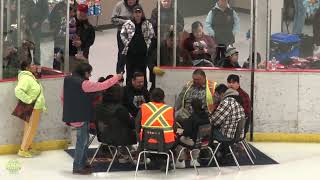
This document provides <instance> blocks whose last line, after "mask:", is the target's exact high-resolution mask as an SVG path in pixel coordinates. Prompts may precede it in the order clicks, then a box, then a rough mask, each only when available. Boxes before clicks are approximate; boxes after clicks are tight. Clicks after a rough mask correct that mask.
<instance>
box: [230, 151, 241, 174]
mask: <svg viewBox="0 0 320 180" xmlns="http://www.w3.org/2000/svg"><path fill="white" fill-rule="evenodd" d="M229 150H230V152H231V154H232V157H233V159H234V162H235V163H236V164H237V166H238V169H239V170H240V166H239V163H238V160H237V158H236V156H235V155H234V153H233V151H232V148H231V146H229Z"/></svg>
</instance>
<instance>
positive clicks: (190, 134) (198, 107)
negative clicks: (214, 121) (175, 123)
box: [176, 99, 210, 168]
mask: <svg viewBox="0 0 320 180" xmlns="http://www.w3.org/2000/svg"><path fill="white" fill-rule="evenodd" d="M191 106H192V109H193V112H192V114H191V116H190V118H189V119H188V120H186V121H184V122H183V123H182V128H183V130H184V131H183V134H182V136H181V137H180V143H181V144H182V145H183V146H187V147H188V146H193V145H194V144H195V142H196V140H197V135H198V128H199V126H201V125H204V124H209V123H210V122H209V117H208V113H206V111H205V110H204V109H203V108H202V102H201V100H199V99H194V100H192V102H191ZM177 150H178V153H179V151H180V150H181V147H178V148H177ZM183 153H184V154H181V156H180V158H179V159H178V160H177V163H176V166H177V167H178V168H185V160H186V154H185V151H183ZM192 156H193V157H194V158H195V163H196V166H200V163H199V162H198V160H197V159H198V157H199V152H198V151H195V152H193V154H192ZM190 166H193V163H192V161H191V162H190Z"/></svg>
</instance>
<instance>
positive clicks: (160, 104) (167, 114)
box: [135, 88, 176, 170]
mask: <svg viewBox="0 0 320 180" xmlns="http://www.w3.org/2000/svg"><path fill="white" fill-rule="evenodd" d="M164 97H165V95H164V92H163V90H162V89H160V88H155V89H153V90H152V91H151V102H149V103H144V104H142V105H141V109H140V111H139V113H138V115H137V117H136V119H135V122H136V131H137V136H138V139H139V141H141V140H142V128H160V129H164V130H165V131H164V143H165V148H166V150H170V149H171V148H173V146H174V145H175V142H176V133H175V130H174V124H175V120H174V110H173V108H172V107H170V106H168V105H166V104H164ZM159 112H160V115H158V116H157V115H156V114H157V113H159ZM154 115H156V116H154ZM149 143H155V142H153V141H149ZM153 157H154V159H153V158H152V159H153V160H155V161H157V162H159V161H160V169H161V170H165V169H166V163H165V162H166V156H162V155H159V156H153Z"/></svg>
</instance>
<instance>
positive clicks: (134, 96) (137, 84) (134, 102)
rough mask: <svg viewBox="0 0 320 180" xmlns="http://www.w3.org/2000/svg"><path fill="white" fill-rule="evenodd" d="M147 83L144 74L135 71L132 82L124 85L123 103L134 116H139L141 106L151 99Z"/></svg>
mask: <svg viewBox="0 0 320 180" xmlns="http://www.w3.org/2000/svg"><path fill="white" fill-rule="evenodd" d="M145 83H146V82H145V76H144V74H143V73H141V72H135V73H134V74H133V77H132V83H129V84H127V85H126V86H125V87H124V96H123V105H124V106H125V107H126V108H127V109H128V111H129V113H130V114H131V116H132V117H133V118H135V117H136V116H137V114H138V111H139V109H140V106H141V105H142V104H143V103H148V102H149V101H150V97H149V96H150V95H149V92H148V90H147V88H146V86H145Z"/></svg>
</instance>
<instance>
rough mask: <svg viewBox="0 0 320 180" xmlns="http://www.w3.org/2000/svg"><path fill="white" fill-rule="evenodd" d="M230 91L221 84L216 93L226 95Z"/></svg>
mask: <svg viewBox="0 0 320 180" xmlns="http://www.w3.org/2000/svg"><path fill="white" fill-rule="evenodd" d="M227 90H228V87H227V86H226V85H225V84H219V85H218V86H217V87H216V89H215V92H216V93H218V94H222V93H225V92H226V91H227Z"/></svg>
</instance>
